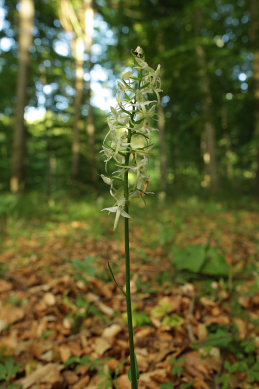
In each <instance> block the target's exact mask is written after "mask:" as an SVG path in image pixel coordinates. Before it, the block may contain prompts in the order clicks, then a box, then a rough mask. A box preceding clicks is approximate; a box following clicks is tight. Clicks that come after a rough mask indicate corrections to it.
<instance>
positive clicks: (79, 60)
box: [72, 37, 85, 180]
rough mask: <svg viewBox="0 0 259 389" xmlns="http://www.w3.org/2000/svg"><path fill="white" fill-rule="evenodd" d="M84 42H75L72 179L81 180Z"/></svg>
mask: <svg viewBox="0 0 259 389" xmlns="http://www.w3.org/2000/svg"><path fill="white" fill-rule="evenodd" d="M84 51H85V48H84V40H83V39H82V38H81V37H77V38H75V40H74V53H75V54H74V56H75V76H76V80H75V91H76V95H75V100H74V121H73V141H72V178H73V180H77V179H78V178H79V157H80V130H81V127H82V121H81V107H82V99H83V88H84Z"/></svg>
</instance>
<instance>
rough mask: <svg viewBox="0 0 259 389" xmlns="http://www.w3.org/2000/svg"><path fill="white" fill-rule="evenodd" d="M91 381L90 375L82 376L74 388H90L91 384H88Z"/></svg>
mask: <svg viewBox="0 0 259 389" xmlns="http://www.w3.org/2000/svg"><path fill="white" fill-rule="evenodd" d="M89 381H90V377H89V376H88V375H86V376H84V377H83V378H81V379H80V380H79V381H78V382H77V383H76V384H75V385H74V386H73V389H86V388H87V389H90V386H88V384H89Z"/></svg>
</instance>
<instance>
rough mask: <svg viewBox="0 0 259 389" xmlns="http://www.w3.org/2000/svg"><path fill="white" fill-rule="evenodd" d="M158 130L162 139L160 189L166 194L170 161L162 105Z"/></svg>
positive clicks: (159, 109)
mask: <svg viewBox="0 0 259 389" xmlns="http://www.w3.org/2000/svg"><path fill="white" fill-rule="evenodd" d="M158 114H159V117H158V128H159V138H160V188H161V191H163V192H165V193H166V191H167V188H168V161H167V144H166V131H165V129H166V127H165V123H166V120H165V111H164V108H163V107H162V105H161V104H160V105H159V108H158Z"/></svg>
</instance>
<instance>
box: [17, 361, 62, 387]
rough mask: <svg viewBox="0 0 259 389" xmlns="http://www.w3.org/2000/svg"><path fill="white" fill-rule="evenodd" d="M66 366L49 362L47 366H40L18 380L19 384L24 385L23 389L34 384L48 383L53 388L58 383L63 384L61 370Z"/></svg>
mask: <svg viewBox="0 0 259 389" xmlns="http://www.w3.org/2000/svg"><path fill="white" fill-rule="evenodd" d="M63 368H64V366H63V365H58V364H56V363H48V364H47V365H45V366H40V367H39V368H38V369H37V370H35V371H34V372H33V373H32V374H30V375H29V376H28V377H25V378H22V379H21V380H19V381H17V382H16V383H17V384H20V385H22V387H23V389H27V388H30V387H31V386H32V385H34V384H37V385H39V384H48V386H50V387H51V388H52V387H54V386H56V387H57V385H60V386H61V385H62V382H63V377H62V376H61V374H60V371H61V370H62V369H63Z"/></svg>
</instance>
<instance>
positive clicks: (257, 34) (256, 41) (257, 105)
mask: <svg viewBox="0 0 259 389" xmlns="http://www.w3.org/2000/svg"><path fill="white" fill-rule="evenodd" d="M258 9H259V2H258V0H250V16H251V24H250V25H251V28H250V39H251V45H252V51H253V94H254V137H255V142H256V148H257V153H256V163H257V167H256V181H255V183H256V191H257V194H258V195H259V20H258Z"/></svg>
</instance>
